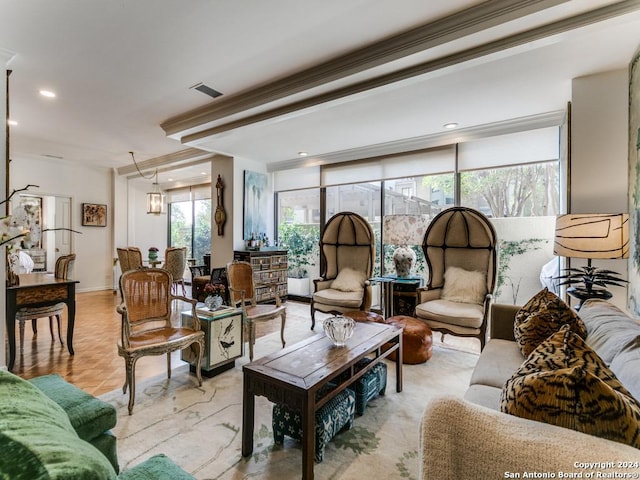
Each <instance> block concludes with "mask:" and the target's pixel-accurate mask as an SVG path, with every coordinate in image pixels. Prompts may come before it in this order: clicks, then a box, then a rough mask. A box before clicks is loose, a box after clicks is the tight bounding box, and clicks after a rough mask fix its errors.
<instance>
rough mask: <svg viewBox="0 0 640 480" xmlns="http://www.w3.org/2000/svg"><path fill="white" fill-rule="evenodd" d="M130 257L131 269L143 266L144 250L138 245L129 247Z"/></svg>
mask: <svg viewBox="0 0 640 480" xmlns="http://www.w3.org/2000/svg"><path fill="white" fill-rule="evenodd" d="M127 250H128V258H129V270H137V269H139V268H142V267H143V263H142V252H141V251H140V249H139V248H138V247H127Z"/></svg>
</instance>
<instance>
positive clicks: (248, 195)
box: [242, 170, 269, 240]
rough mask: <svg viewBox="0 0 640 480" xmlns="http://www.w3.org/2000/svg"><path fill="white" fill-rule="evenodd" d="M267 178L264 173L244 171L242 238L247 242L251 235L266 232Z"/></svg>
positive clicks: (267, 212)
mask: <svg viewBox="0 0 640 480" xmlns="http://www.w3.org/2000/svg"><path fill="white" fill-rule="evenodd" d="M267 184H268V177H267V175H266V174H265V173H259V172H252V171H250V170H245V171H244V205H243V214H244V217H243V227H244V228H243V232H242V235H243V238H244V239H245V240H249V239H250V238H251V234H252V233H253V234H255V235H259V234H262V233H266V231H267V217H268V214H269V211H268V208H269V207H268V202H267V198H266V194H267Z"/></svg>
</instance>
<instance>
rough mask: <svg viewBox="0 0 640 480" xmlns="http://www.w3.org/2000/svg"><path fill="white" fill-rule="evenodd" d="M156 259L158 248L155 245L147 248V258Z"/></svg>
mask: <svg viewBox="0 0 640 480" xmlns="http://www.w3.org/2000/svg"><path fill="white" fill-rule="evenodd" d="M157 259H158V249H157V248H156V247H150V248H149V260H157Z"/></svg>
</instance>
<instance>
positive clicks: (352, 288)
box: [331, 268, 367, 295]
mask: <svg viewBox="0 0 640 480" xmlns="http://www.w3.org/2000/svg"><path fill="white" fill-rule="evenodd" d="M366 279H367V278H366V275H365V273H364V272H358V271H356V270H354V269H352V268H343V269H342V270H340V272H338V276H337V277H336V279H335V280H334V281H333V282H331V288H332V289H334V290H340V291H342V292H360V295H362V289H363V288H364V281H365V280H366Z"/></svg>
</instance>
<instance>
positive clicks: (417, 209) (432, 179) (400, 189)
mask: <svg viewBox="0 0 640 480" xmlns="http://www.w3.org/2000/svg"><path fill="white" fill-rule="evenodd" d="M453 184H454V174H453V173H445V174H439V175H423V176H417V177H407V178H400V179H393V180H385V181H384V214H385V216H386V215H416V216H420V217H422V219H423V220H424V221H425V222H429V221H430V220H431V219H432V218H433V217H434V216H435V215H437V214H438V213H440V212H441V211H442V210H444V209H445V208H447V207H450V206H451V205H453V203H454V190H453ZM392 237H393V236H392ZM407 240H408V241H407V246H408V247H410V248H411V249H412V250H413V251H414V253H415V254H416V263H415V266H414V268H413V272H412V273H413V274H414V275H422V276H423V277H425V278H426V276H427V273H428V272H427V264H426V261H425V258H424V253H423V251H422V238H421V237H420V238H416V237H415V236H413V238H411V237H410V238H408V239H407ZM399 246H400V245H397V244H395V243H393V238H385V239H384V245H383V250H382V254H383V271H382V272H383V274H393V273H395V266H394V264H393V253H394V252H395V250H396V248H397V247H399Z"/></svg>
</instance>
